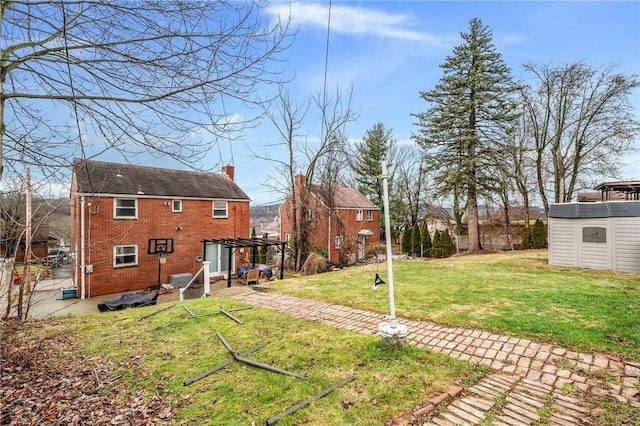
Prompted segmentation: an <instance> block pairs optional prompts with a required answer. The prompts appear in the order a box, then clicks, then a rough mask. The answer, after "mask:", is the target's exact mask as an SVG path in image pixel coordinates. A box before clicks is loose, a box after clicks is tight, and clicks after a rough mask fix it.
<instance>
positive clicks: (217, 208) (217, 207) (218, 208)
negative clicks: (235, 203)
mask: <svg viewBox="0 0 640 426" xmlns="http://www.w3.org/2000/svg"><path fill="white" fill-rule="evenodd" d="M223 204H224V215H222V214H220V212H222V211H223V208H222V205H223ZM211 207H212V211H211V216H212V217H213V218H214V219H226V218H228V217H229V202H228V201H214V202H213V203H211ZM216 212H218V213H216Z"/></svg>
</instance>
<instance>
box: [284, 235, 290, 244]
mask: <svg viewBox="0 0 640 426" xmlns="http://www.w3.org/2000/svg"><path fill="white" fill-rule="evenodd" d="M284 241H285V242H286V243H287V244H289V242H290V241H291V234H284Z"/></svg>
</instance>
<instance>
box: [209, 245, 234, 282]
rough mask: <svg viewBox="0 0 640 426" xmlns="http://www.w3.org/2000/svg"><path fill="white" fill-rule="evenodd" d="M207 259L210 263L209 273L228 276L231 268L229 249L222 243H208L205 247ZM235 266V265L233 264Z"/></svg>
mask: <svg viewBox="0 0 640 426" xmlns="http://www.w3.org/2000/svg"><path fill="white" fill-rule="evenodd" d="M205 260H208V261H209V262H210V263H209V273H211V274H212V275H224V276H225V277H226V276H227V273H228V271H227V269H228V268H229V249H228V248H226V247H223V246H222V245H220V244H214V243H207V245H206V248H205ZM231 267H232V268H233V265H231Z"/></svg>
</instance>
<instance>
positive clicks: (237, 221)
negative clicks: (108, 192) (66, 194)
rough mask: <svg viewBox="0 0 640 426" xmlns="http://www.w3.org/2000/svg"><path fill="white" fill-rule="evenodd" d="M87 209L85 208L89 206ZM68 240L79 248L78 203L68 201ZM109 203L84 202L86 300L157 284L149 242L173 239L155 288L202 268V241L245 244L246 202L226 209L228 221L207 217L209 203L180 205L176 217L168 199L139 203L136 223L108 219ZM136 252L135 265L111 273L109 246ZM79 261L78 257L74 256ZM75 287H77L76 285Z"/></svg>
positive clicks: (154, 257) (110, 214)
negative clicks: (127, 247) (87, 267)
mask: <svg viewBox="0 0 640 426" xmlns="http://www.w3.org/2000/svg"><path fill="white" fill-rule="evenodd" d="M89 204H91V205H90V206H89ZM71 209H72V221H73V222H72V223H73V226H72V228H73V229H72V239H73V242H74V243H77V244H78V247H80V210H81V209H80V199H79V197H75V198H74V199H73V200H72V205H71ZM113 216H114V212H113V200H112V199H111V198H103V197H86V198H85V229H86V231H85V247H86V249H85V263H86V264H87V265H89V264H90V265H93V272H92V273H90V274H87V275H86V281H87V286H86V288H87V296H97V295H102V294H110V293H117V292H123V291H130V290H142V289H145V288H147V287H150V286H154V285H156V284H157V281H158V266H159V259H158V256H157V255H150V254H147V250H148V245H149V243H148V241H149V238H173V244H174V252H173V253H171V254H168V255H167V260H166V263H164V264H162V265H161V280H160V281H161V283H168V282H169V275H170V274H174V273H183V272H191V273H194V274H195V273H196V272H197V271H198V269H200V267H201V266H202V264H201V263H197V262H196V261H195V259H196V257H198V256H203V254H204V245H203V243H202V240H203V239H212V238H248V237H249V202H248V201H243V202H233V201H230V202H229V203H228V218H222V219H218V218H213V217H212V201H210V200H188V199H182V212H172V203H171V200H170V199H154V198H139V199H138V218H137V219H114V218H113ZM132 244H137V246H138V264H137V265H136V266H130V267H114V246H116V245H132ZM78 260H80V253H78ZM77 285H78V286H80V283H77Z"/></svg>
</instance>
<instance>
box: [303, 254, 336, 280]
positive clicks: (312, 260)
mask: <svg viewBox="0 0 640 426" xmlns="http://www.w3.org/2000/svg"><path fill="white" fill-rule="evenodd" d="M328 269H329V262H328V261H327V259H326V258H325V257H323V256H322V255H320V254H318V253H311V254H310V255H309V256H308V257H307V260H305V261H304V265H302V273H303V274H304V275H315V274H319V273H321V272H326V271H327V270H328Z"/></svg>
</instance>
